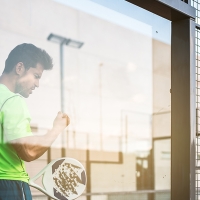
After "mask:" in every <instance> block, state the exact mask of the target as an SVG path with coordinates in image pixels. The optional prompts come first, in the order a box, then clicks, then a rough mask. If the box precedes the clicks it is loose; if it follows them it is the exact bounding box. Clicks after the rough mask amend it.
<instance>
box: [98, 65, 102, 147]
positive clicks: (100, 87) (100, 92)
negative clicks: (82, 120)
mask: <svg viewBox="0 0 200 200" xmlns="http://www.w3.org/2000/svg"><path fill="white" fill-rule="evenodd" d="M101 67H102V63H100V64H99V100H100V119H99V122H100V150H101V151H102V150H103V130H102V81H101Z"/></svg>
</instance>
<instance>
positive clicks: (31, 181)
mask: <svg viewBox="0 0 200 200" xmlns="http://www.w3.org/2000/svg"><path fill="white" fill-rule="evenodd" d="M29 185H30V186H31V187H34V188H36V189H38V190H40V192H42V193H44V194H46V195H47V196H49V197H51V198H52V199H56V200H58V199H57V198H56V197H54V196H52V195H51V194H49V193H48V192H47V191H46V190H45V189H44V188H42V187H41V186H39V185H37V184H36V183H34V181H33V180H29Z"/></svg>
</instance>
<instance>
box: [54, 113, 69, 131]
mask: <svg viewBox="0 0 200 200" xmlns="http://www.w3.org/2000/svg"><path fill="white" fill-rule="evenodd" d="M69 123H70V119H69V117H68V116H67V114H65V113H62V112H58V114H57V116H56V118H55V119H54V122H53V129H54V130H56V131H59V132H62V131H63V130H64V129H65V128H66V127H67V126H68V125H69Z"/></svg>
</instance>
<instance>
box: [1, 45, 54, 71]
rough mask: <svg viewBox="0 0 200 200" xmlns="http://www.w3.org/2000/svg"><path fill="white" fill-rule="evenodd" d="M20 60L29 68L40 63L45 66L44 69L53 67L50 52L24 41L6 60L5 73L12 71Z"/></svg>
mask: <svg viewBox="0 0 200 200" xmlns="http://www.w3.org/2000/svg"><path fill="white" fill-rule="evenodd" d="M19 62H22V63H23V64H24V67H25V68H26V69H27V70H28V69H29V68H31V67H32V68H34V67H36V65H37V64H38V63H40V64H41V65H42V66H43V68H44V70H50V69H52V67H53V63H52V58H51V57H50V56H49V54H48V53H47V52H46V51H45V50H43V49H40V48H38V47H36V46H34V45H33V44H26V43H24V44H20V45H18V46H16V47H15V48H14V49H13V50H12V51H11V52H10V54H9V55H8V58H7V59H6V61H5V68H4V71H3V73H9V72H11V71H12V69H13V68H14V67H15V66H16V65H17V63H19Z"/></svg>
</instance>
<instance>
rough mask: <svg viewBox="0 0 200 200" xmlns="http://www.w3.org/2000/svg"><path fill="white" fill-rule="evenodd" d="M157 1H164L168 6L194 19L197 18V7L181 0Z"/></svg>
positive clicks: (161, 0) (162, 1)
mask: <svg viewBox="0 0 200 200" xmlns="http://www.w3.org/2000/svg"><path fill="white" fill-rule="evenodd" d="M156 1H159V2H160V3H163V4H165V5H166V6H168V7H170V8H173V9H175V10H176V11H178V12H181V13H183V14H184V15H187V16H188V17H191V18H193V19H195V17H196V13H195V8H194V7H192V6H190V5H188V4H187V3H185V2H183V1H180V0H156Z"/></svg>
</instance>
